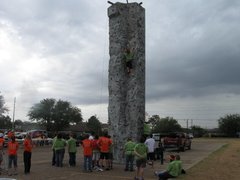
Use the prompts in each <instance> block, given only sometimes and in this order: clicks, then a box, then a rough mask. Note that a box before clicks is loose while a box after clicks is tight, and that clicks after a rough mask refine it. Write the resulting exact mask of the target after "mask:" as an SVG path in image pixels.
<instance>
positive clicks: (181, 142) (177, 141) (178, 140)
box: [163, 132, 192, 151]
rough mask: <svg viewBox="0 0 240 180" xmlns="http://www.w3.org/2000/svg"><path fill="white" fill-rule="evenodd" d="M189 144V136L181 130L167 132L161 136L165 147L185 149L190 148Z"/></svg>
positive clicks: (190, 143)
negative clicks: (164, 135)
mask: <svg viewBox="0 0 240 180" xmlns="http://www.w3.org/2000/svg"><path fill="white" fill-rule="evenodd" d="M191 145H192V141H191V138H190V137H189V136H188V134H186V133H183V132H174V133H169V134H168V135H167V136H166V137H164V138H163V146H164V148H165V149H168V148H177V149H178V150H179V151H185V149H186V148H188V149H191Z"/></svg>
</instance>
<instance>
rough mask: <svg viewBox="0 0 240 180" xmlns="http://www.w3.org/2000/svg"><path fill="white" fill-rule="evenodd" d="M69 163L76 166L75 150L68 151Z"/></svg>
mask: <svg viewBox="0 0 240 180" xmlns="http://www.w3.org/2000/svg"><path fill="white" fill-rule="evenodd" d="M68 154H69V165H70V166H76V153H75V152H69V153H68Z"/></svg>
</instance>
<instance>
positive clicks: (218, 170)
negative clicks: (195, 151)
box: [178, 139, 240, 180]
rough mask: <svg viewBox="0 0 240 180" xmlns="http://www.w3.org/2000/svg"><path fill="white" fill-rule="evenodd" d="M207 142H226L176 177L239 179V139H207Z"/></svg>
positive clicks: (218, 179)
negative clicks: (184, 173) (185, 172)
mask: <svg viewBox="0 0 240 180" xmlns="http://www.w3.org/2000/svg"><path fill="white" fill-rule="evenodd" d="M207 140H208V141H209V143H211V142H213V141H221V142H224V143H226V145H224V146H222V147H221V148H220V149H218V150H217V151H215V152H213V153H212V154H211V155H210V156H209V157H207V158H205V159H203V160H202V161H201V162H199V163H198V164H197V165H195V166H193V167H192V168H190V169H189V170H188V171H187V174H186V175H183V176H181V177H179V178H178V179H184V180H193V179H194V180H239V179H240V139H207Z"/></svg>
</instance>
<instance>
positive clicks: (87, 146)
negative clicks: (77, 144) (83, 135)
mask: <svg viewBox="0 0 240 180" xmlns="http://www.w3.org/2000/svg"><path fill="white" fill-rule="evenodd" d="M82 146H83V155H84V156H92V148H93V146H92V141H91V140H90V139H84V140H83V141H82Z"/></svg>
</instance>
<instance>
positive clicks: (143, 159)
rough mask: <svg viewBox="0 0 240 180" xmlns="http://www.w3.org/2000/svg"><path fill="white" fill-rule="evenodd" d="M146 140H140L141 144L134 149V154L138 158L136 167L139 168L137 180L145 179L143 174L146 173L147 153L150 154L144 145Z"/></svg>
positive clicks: (142, 138)
mask: <svg viewBox="0 0 240 180" xmlns="http://www.w3.org/2000/svg"><path fill="white" fill-rule="evenodd" d="M145 140H146V138H145V137H144V136H142V137H141V139H140V143H138V144H136V146H135V147H134V154H135V157H136V166H137V171H136V176H135V180H143V179H144V177H143V172H144V168H145V167H146V163H147V153H148V148H147V146H146V145H145V144H144V142H145Z"/></svg>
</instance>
